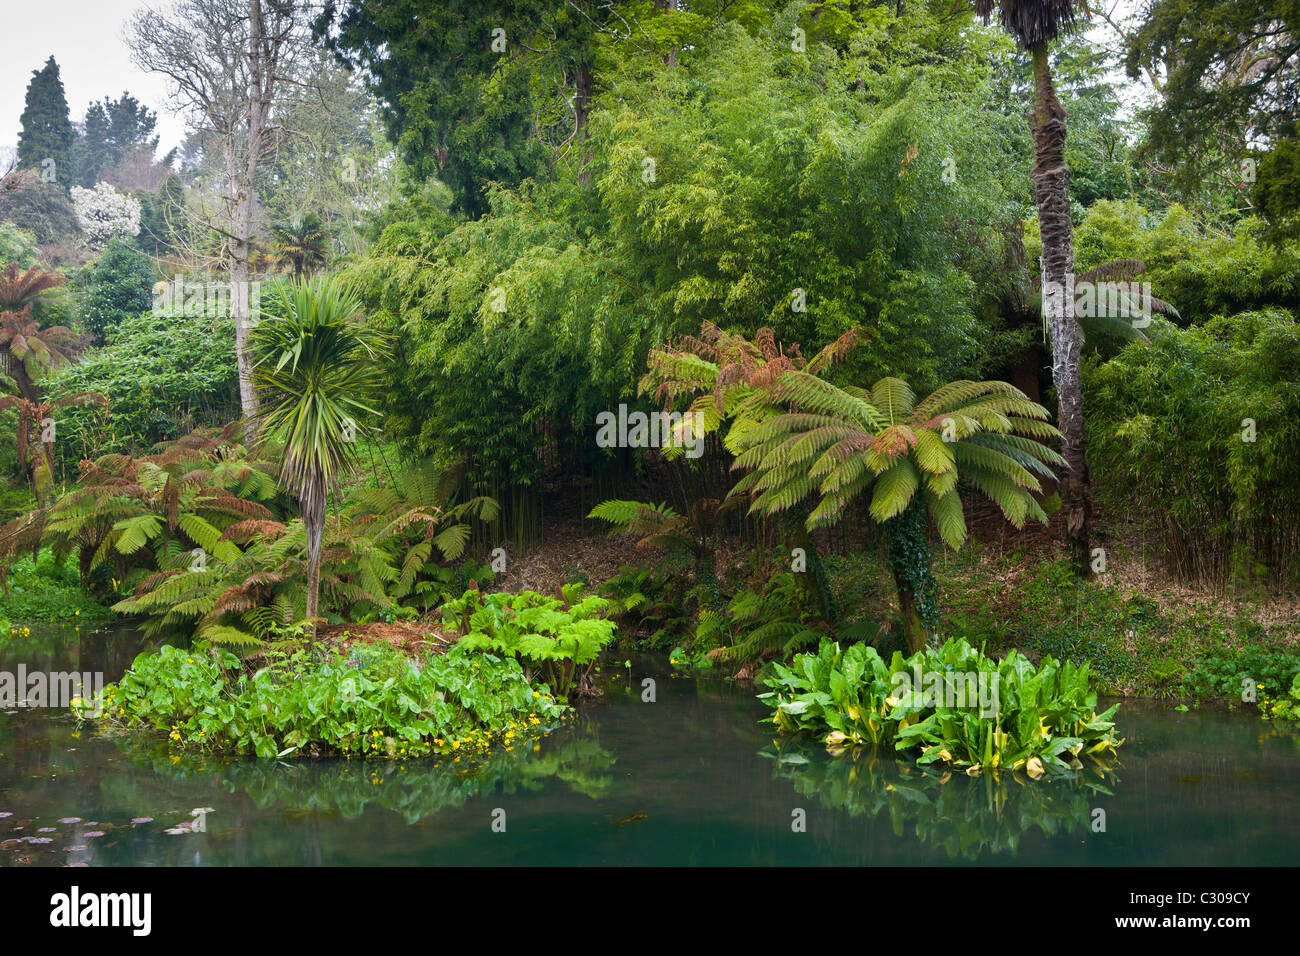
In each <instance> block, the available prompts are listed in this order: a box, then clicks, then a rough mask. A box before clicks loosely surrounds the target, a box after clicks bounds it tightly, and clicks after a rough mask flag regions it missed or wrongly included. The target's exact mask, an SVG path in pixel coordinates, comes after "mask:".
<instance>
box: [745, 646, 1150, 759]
mask: <svg viewBox="0 0 1300 956" xmlns="http://www.w3.org/2000/svg"><path fill="white" fill-rule="evenodd" d="M763 684H764V685H765V686H767V687H769V688H771V690H770V691H769V692H767V693H764V694H760V695H759V697H760V699H762V700H765V701H767V702H768V704H769V705H770V706H771V707H772V709H773V713H772V717H771V721H772V723H773V724H775V725H776V726H777V727H778V728H779V729H780V730H781V731H782V732H784V733H788V734H797V733H805V732H806V733H811V734H815V735H817V736H823V735H824V738H823V739H824V740H825V743H826V746H827V748H828V749H829V750H830V752H831V753H832V754H833V755H838V754H840V753H843V752H845V751H846V750H848V749H850V748H856V747H861V746H865V745H872V746H878V747H884V746H889V745H891V744H892V745H893V747H894V749H895V750H899V751H909V752H912V753H913V754H915V755H916V760H917V763H919V764H933V763H937V762H943V763H944V764H946V765H948V766H950V767H952V768H955V769H964V770H965V771H966V772H967V773H968V774H972V775H973V774H976V773H979V772H980V771H982V770H991V771H997V770H1000V769H1010V770H1013V771H1016V770H1021V769H1023V770H1024V771H1025V773H1026V774H1028V775H1029V776H1030V777H1032V778H1035V779H1037V778H1038V777H1041V776H1043V774H1045V773H1047V772H1062V773H1065V772H1070V771H1072V770H1078V769H1081V768H1082V766H1083V764H1082V762H1081V760H1080V757H1082V756H1089V757H1092V758H1094V759H1104V758H1106V757H1107V756H1111V755H1113V754H1114V753H1115V750H1116V748H1117V747H1119V746H1120V745H1121V744H1122V743H1123V742H1124V741H1123V740H1122V739H1119V738H1117V737H1116V735H1115V723H1114V720H1113V719H1112V718H1113V717H1114V715H1115V711H1116V709H1117V708H1118V706H1119V705H1118V704H1116V705H1113V706H1111V707H1110V708H1108V709H1107V710H1106V711H1104V712H1103V713H1100V714H1099V713H1098V712H1097V694H1096V692H1095V691H1094V690H1092V687H1091V680H1090V675H1089V671H1088V665H1087V664H1084V665H1082V666H1077V667H1076V666H1075V665H1074V664H1073V663H1070V662H1068V661H1067V662H1065V663H1064V664H1062V663H1059V662H1057V661H1056V660H1055V659H1054V658H1051V657H1045V658H1043V660H1042V661H1041V662H1040V663H1039V665H1038V666H1037V667H1035V666H1034V665H1033V664H1032V663H1031V662H1030V661H1029V660H1028V659H1027V658H1025V657H1024V656H1023V655H1021V654H1018V653H1017V652H1016V651H1014V650H1013V651H1010V652H1009V653H1008V654H1007V655H1006V656H1005V657H1004V658H1002V659H1001V660H1000V661H999V660H993V659H992V658H990V657H988V656H986V655H985V654H984V653H983V652H981V651H979V650H977V649H976V648H974V647H972V646H971V645H970V644H968V643H967V642H965V641H963V640H949V641H947V642H945V643H944V644H943V645H942V646H941V647H938V648H926V649H924V650H922V651H918V652H917V653H916V654H913V655H912V656H911V657H907V658H904V657H903V655H902V654H901V653H900V652H895V653H894V655H893V658H892V659H891V661H890V663H888V664H886V663H885V662H884V660H883V659H882V658H881V657H880V655H879V654H878V653H876V650H875V649H874V648H872V647H869V646H867V645H866V644H854V645H851V646H850V647H848V648H847V649H845V648H841V647H840V645H839V644H837V643H835V642H833V641H830V640H823V641H822V643H821V645H820V647H819V648H818V651H817V653H816V654H812V653H807V654H799V655H796V656H795V658H794V659H793V660H792V661H791V664H790V666H788V667H787V666H785V665H782V664H779V663H777V664H774V665H773V667H772V671H771V673H770V674H769V675H768V676H766V677H765V678H764V679H763Z"/></svg>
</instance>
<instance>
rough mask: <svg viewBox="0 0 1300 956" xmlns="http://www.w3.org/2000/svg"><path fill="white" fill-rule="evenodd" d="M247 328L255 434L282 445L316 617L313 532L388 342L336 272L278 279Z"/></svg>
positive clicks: (317, 540)
mask: <svg viewBox="0 0 1300 956" xmlns="http://www.w3.org/2000/svg"><path fill="white" fill-rule="evenodd" d="M267 300H268V301H267V304H266V306H265V307H264V309H263V314H262V320H261V321H260V322H259V323H258V324H257V326H255V327H254V329H253V330H252V332H251V334H250V336H249V346H250V348H249V352H250V356H251V358H252V361H253V381H254V383H255V384H256V386H257V389H258V391H259V393H260V400H259V408H260V411H259V413H258V428H257V434H258V436H259V439H260V440H261V441H262V442H274V443H276V444H278V445H279V446H281V447H282V451H281V459H280V480H281V481H283V482H284V484H285V485H286V486H287V487H288V488H289V490H290V491H292V492H293V493H294V494H295V495H297V497H298V504H299V508H300V511H301V513H302V521H303V526H304V527H305V528H306V531H307V562H308V564H307V607H306V616H307V618H308V619H311V618H314V617H316V616H317V613H316V612H317V603H318V597H319V593H320V553H321V537H322V534H323V532H324V528H325V509H326V503H327V498H328V495H329V492H330V490H331V489H332V488H336V487H337V486H338V479H339V476H340V474H341V473H342V472H343V471H344V470H345V469H347V468H349V467H351V466H352V465H353V464H354V463H355V460H356V455H355V452H356V444H355V441H356V437H357V431H358V429H359V428H360V425H359V424H358V423H359V422H362V421H365V420H367V419H372V418H376V417H378V413H377V412H376V411H375V410H374V408H373V407H372V406H371V404H370V403H371V402H372V401H373V400H374V397H375V396H376V395H377V394H378V393H379V389H380V386H381V383H382V381H383V378H382V375H381V372H380V363H381V360H382V359H383V358H384V357H385V356H386V354H387V343H386V342H385V340H384V338H383V336H382V335H381V334H380V333H378V332H377V331H376V330H374V329H371V328H368V327H366V326H364V325H362V324H361V323H360V322H359V321H358V317H359V315H360V312H361V300H360V299H359V298H358V297H357V294H356V293H355V292H354V291H353V290H352V289H351V288H349V287H347V286H345V285H344V284H343V283H342V282H340V281H339V280H338V279H337V278H323V279H321V278H317V279H310V280H307V281H305V282H292V283H287V284H285V285H281V286H277V287H275V288H274V289H272V290H271V292H270V293H269V295H268V296H267Z"/></svg>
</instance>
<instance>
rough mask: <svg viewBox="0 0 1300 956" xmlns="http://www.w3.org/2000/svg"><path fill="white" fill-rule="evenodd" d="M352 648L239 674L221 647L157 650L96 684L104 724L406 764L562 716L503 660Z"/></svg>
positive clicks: (517, 739)
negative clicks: (416, 656) (100, 687)
mask: <svg viewBox="0 0 1300 956" xmlns="http://www.w3.org/2000/svg"><path fill="white" fill-rule="evenodd" d="M353 653H354V655H355V656H353V657H351V658H349V656H348V652H346V651H344V650H342V649H341V648H326V647H323V646H321V645H311V646H308V647H299V649H297V650H295V651H293V652H291V653H287V654H268V655H267V658H266V661H265V664H264V666H262V667H260V668H259V669H258V670H257V671H256V672H254V673H252V674H251V675H249V674H247V673H246V672H245V671H244V669H243V667H242V666H241V664H240V662H239V660H238V658H236V657H235V656H234V655H233V654H231V653H229V652H227V651H224V650H220V649H214V648H210V647H208V646H206V645H204V644H202V643H200V644H198V645H196V646H195V647H194V649H193V650H189V651H187V650H182V649H180V648H177V647H171V646H163V647H162V648H160V649H159V650H158V651H156V652H146V653H143V654H141V655H140V656H139V657H137V658H136V660H135V663H134V664H133V665H132V666H131V668H130V669H129V670H128V671H127V672H126V674H125V675H123V677H122V679H121V680H120V681H118V683H117V684H114V685H109V686H108V687H106V688H105V689H104V695H105V705H104V709H105V718H106V719H107V720H108V721H109V722H110V723H112V724H114V725H117V726H121V727H123V728H125V729H128V730H146V731H155V732H159V733H166V734H167V736H168V739H169V740H170V741H171V743H172V745H173V746H174V747H175V748H176V749H178V750H180V749H187V748H193V749H202V750H215V751H218V752H222V753H235V754H255V755H256V756H258V757H281V758H283V757H287V756H289V755H291V754H303V755H307V754H311V755H326V754H330V755H344V756H370V757H403V756H411V757H417V756H422V755H427V754H444V755H446V754H452V753H457V752H459V751H461V750H462V749H464V751H465V752H466V753H469V752H472V751H484V750H486V749H488V748H489V747H491V746H495V745H498V744H504V745H506V746H512V745H514V744H516V743H521V742H523V741H524V740H526V739H528V738H529V737H535V736H537V735H539V734H540V733H542V732H544V729H549V728H547V727H545V724H544V723H543V722H546V723H547V724H550V723H553V722H554V721H555V720H556V719H557V718H559V717H560V716H561V715H562V714H563V713H564V711H565V707H564V706H563V705H561V704H558V703H556V702H555V701H554V700H553V699H552V698H551V697H550V695H549V694H548V693H547V692H546V689H545V688H535V687H534V686H533V685H532V684H530V683H529V682H528V681H527V680H526V679H525V677H524V674H523V671H522V669H521V668H520V667H519V665H518V664H517V663H516V662H514V661H513V660H510V659H508V658H507V659H503V658H500V657H495V656H493V655H491V654H474V653H469V652H468V649H462V648H452V649H451V650H450V651H448V652H447V653H446V654H445V655H436V654H433V655H430V656H428V657H426V658H424V659H423V660H411V659H410V658H408V657H407V656H405V655H404V654H402V653H401V652H400V651H397V650H394V649H392V648H390V647H388V646H387V645H383V644H379V645H375V646H373V647H369V648H366V649H365V650H364V651H362V650H356V651H354V652H353Z"/></svg>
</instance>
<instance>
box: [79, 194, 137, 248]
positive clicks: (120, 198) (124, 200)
mask: <svg viewBox="0 0 1300 956" xmlns="http://www.w3.org/2000/svg"><path fill="white" fill-rule="evenodd" d="M72 207H73V209H75V210H76V212H77V223H78V224H79V225H80V226H81V231H82V232H83V233H85V235H86V243H87V245H89V246H90V247H91V248H93V249H98V248H100V247H101V246H103V245H104V243H106V242H108V240H109V239H111V238H113V236H134V235H137V234H138V233H139V232H140V204H139V203H138V202H136V201H135V200H134V199H132V198H131V197H130V196H127V195H125V194H124V193H120V192H118V191H117V190H116V189H114V188H113V186H112V185H111V184H109V183H96V184H95V188H94V189H83V188H82V187H80V186H73V187H72Z"/></svg>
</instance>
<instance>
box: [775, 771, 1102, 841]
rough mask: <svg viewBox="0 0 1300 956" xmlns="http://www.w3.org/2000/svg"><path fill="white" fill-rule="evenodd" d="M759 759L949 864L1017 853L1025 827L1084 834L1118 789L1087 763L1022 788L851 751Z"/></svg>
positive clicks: (1000, 778) (1004, 777) (1007, 778)
mask: <svg viewBox="0 0 1300 956" xmlns="http://www.w3.org/2000/svg"><path fill="white" fill-rule="evenodd" d="M761 755H762V756H764V757H767V758H768V759H770V760H772V761H773V762H774V775H775V776H776V777H777V778H779V779H782V780H788V781H790V782H791V783H792V784H793V785H794V788H795V790H796V791H798V792H799V793H800V794H803V795H804V796H808V797H814V798H816V799H817V800H818V801H819V802H820V803H821V804H823V805H824V806H826V807H829V808H830V809H833V810H842V811H845V812H846V813H848V814H849V815H850V816H862V815H866V816H869V817H874V816H876V815H877V814H879V813H880V812H881V811H882V810H887V811H888V812H889V819H890V822H891V823H892V825H893V831H894V835H895V836H898V837H902V836H903V835H904V832H905V830H906V828H907V825H908V824H909V823H910V824H911V826H912V829H913V830H914V832H915V833H916V836H917V839H918V840H920V842H921V843H924V844H928V845H930V846H934V847H941V848H942V849H943V850H944V851H945V852H946V853H947V855H948V857H949V859H952V858H954V857H959V856H960V857H962V858H964V859H969V860H973V859H976V858H978V857H979V856H980V855H981V854H983V853H985V852H987V853H1011V854H1014V853H1016V852H1017V851H1018V849H1019V846H1020V838H1021V836H1023V835H1024V834H1025V833H1026V832H1028V831H1029V829H1030V828H1032V827H1037V828H1038V829H1039V830H1041V831H1042V832H1043V834H1044V835H1046V836H1049V837H1050V836H1055V835H1057V834H1064V833H1086V832H1088V830H1089V827H1090V824H1091V820H1092V810H1093V808H1094V807H1095V806H1096V805H1097V798H1098V797H1099V796H1110V795H1112V792H1111V790H1110V786H1111V785H1112V784H1114V783H1116V782H1117V781H1118V778H1117V777H1116V775H1115V773H1114V765H1113V764H1104V763H1101V762H1099V761H1095V760H1094V761H1089V762H1088V763H1087V764H1085V767H1084V770H1083V771H1081V772H1079V773H1078V774H1075V775H1073V776H1060V777H1056V778H1054V779H1053V782H1052V783H1051V784H1050V785H1045V784H1037V785H1030V784H1029V783H1028V782H1027V781H1026V780H1025V778H1024V777H1023V776H1022V775H1021V774H1019V773H1005V772H1004V773H1001V774H993V773H986V774H982V775H981V776H979V777H974V778H972V777H969V776H967V775H965V774H955V775H954V774H952V773H948V772H940V771H939V770H937V769H934V768H931V767H918V766H916V765H914V764H911V763H908V762H905V761H896V760H893V759H891V758H889V757H882V756H880V755H877V754H873V753H871V752H870V751H866V750H861V749H860V750H858V751H855V752H852V753H847V754H844V755H842V756H839V757H829V758H828V757H827V756H825V755H824V754H822V753H819V752H817V751H815V750H813V749H812V748H800V747H777V746H776V745H772V746H769V747H767V748H765V749H764V750H763V751H761Z"/></svg>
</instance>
